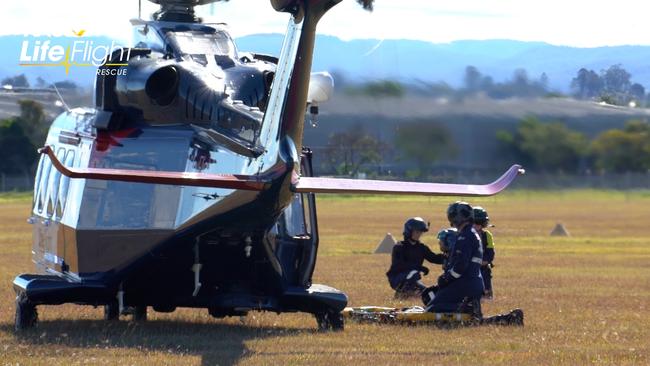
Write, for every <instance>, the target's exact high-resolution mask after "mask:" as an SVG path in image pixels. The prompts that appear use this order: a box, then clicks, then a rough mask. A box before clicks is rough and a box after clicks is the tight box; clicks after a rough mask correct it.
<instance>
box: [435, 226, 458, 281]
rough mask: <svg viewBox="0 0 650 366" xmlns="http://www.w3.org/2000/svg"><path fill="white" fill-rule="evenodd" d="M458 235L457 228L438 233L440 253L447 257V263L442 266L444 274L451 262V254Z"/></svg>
mask: <svg viewBox="0 0 650 366" xmlns="http://www.w3.org/2000/svg"><path fill="white" fill-rule="evenodd" d="M457 235H458V230H456V228H455V227H450V228H447V229H443V230H440V231H438V236H437V237H438V245H439V246H440V251H441V252H442V254H444V255H445V261H444V263H443V264H442V271H443V272H444V271H445V270H446V269H447V263H448V262H449V253H451V251H452V250H453V248H454V244H456V236H457Z"/></svg>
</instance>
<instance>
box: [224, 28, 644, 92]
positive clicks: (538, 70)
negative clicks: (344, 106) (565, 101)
mask: <svg viewBox="0 0 650 366" xmlns="http://www.w3.org/2000/svg"><path fill="white" fill-rule="evenodd" d="M237 45H238V48H239V49H240V50H243V51H250V50H255V51H256V52H267V53H271V54H276V55H277V54H278V53H279V50H280V48H281V45H282V36H281V35H279V34H261V35H251V36H246V37H241V38H239V39H237ZM648 59H650V46H619V47H598V48H574V47H561V46H554V45H550V44H547V43H541V42H520V41H511V40H487V41H457V42H452V43H446V44H435V43H429V42H423V41H413V40H384V41H379V40H373V39H364V40H352V41H342V40H340V39H338V38H336V37H332V36H319V37H318V39H317V41H316V48H315V58H314V70H316V71H319V70H330V71H332V70H336V71H338V72H341V73H343V74H344V76H345V77H346V78H348V79H351V80H367V79H384V78H392V79H400V80H404V81H415V80H422V81H428V82H432V81H434V82H435V81H444V82H447V83H449V84H451V85H452V86H455V87H458V86H461V85H462V81H463V76H464V71H465V67H466V66H467V65H473V66H475V67H477V68H478V69H479V71H480V72H481V73H482V74H484V75H490V76H492V77H493V78H494V80H495V81H505V80H507V79H510V78H511V77H512V74H513V71H514V70H515V69H517V68H523V69H526V70H527V71H528V76H529V78H531V79H537V78H539V76H540V75H541V74H542V73H544V72H545V73H546V74H547V76H548V78H549V86H550V87H552V88H554V89H558V90H561V91H567V90H568V89H569V86H570V83H571V79H573V78H574V77H575V76H576V74H577V71H578V70H579V69H580V68H581V67H586V68H588V69H593V70H594V71H596V72H600V70H602V69H606V68H608V67H609V66H611V65H614V64H619V63H620V64H622V65H623V68H625V69H626V70H627V71H628V72H630V73H631V74H632V80H633V81H634V82H638V83H640V84H642V85H643V86H645V87H646V88H649V87H650V68H648V66H647V60H648Z"/></svg>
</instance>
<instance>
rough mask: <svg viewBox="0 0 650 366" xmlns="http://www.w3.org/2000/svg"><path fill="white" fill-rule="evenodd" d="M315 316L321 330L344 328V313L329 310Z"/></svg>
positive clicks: (339, 329)
mask: <svg viewBox="0 0 650 366" xmlns="http://www.w3.org/2000/svg"><path fill="white" fill-rule="evenodd" d="M314 316H315V317H316V323H317V324H318V330H320V331H341V330H343V328H344V322H343V315H342V314H341V313H340V312H338V311H334V310H328V311H326V312H324V313H316V314H314Z"/></svg>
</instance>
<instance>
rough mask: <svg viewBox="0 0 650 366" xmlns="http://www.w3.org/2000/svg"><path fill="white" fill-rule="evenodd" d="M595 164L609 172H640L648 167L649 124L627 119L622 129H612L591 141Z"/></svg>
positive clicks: (649, 167) (649, 153) (649, 159)
mask: <svg viewBox="0 0 650 366" xmlns="http://www.w3.org/2000/svg"><path fill="white" fill-rule="evenodd" d="M591 153H592V154H593V156H594V158H595V162H596V166H597V167H598V168H600V169H604V170H606V171H611V172H618V173H624V172H642V173H645V172H647V171H648V169H650V124H649V123H648V122H644V121H639V120H632V121H628V123H627V124H626V125H625V128H624V129H622V130H619V129H612V130H608V131H605V132H603V133H601V134H600V135H598V137H596V138H595V139H594V141H593V142H592V143H591Z"/></svg>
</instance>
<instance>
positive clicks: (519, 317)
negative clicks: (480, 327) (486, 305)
mask: <svg viewBox="0 0 650 366" xmlns="http://www.w3.org/2000/svg"><path fill="white" fill-rule="evenodd" d="M481 324H486V325H490V324H494V325H515V326H521V327H523V326H524V311H523V310H521V309H514V310H512V311H510V312H509V313H507V314H499V315H494V316H491V317H488V318H484V319H483V321H482V322H481Z"/></svg>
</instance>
